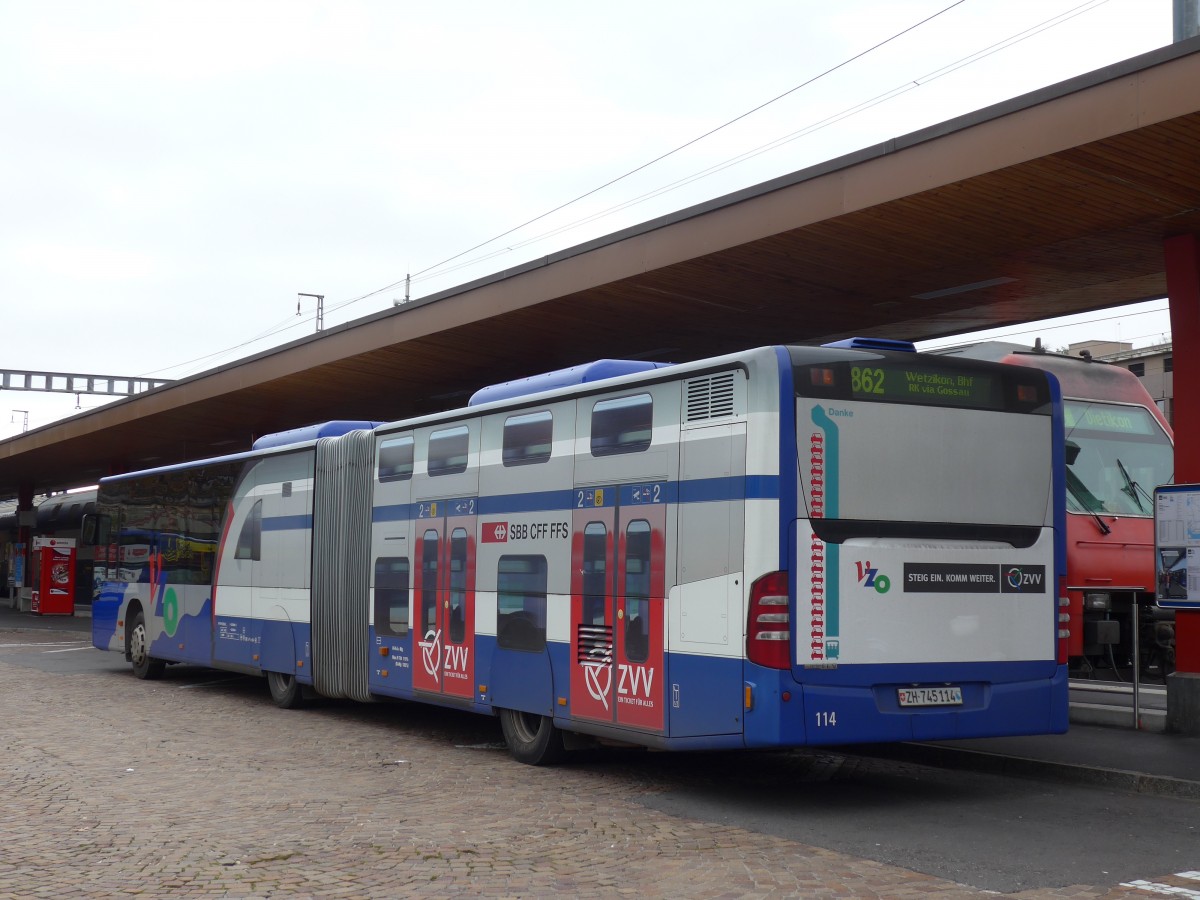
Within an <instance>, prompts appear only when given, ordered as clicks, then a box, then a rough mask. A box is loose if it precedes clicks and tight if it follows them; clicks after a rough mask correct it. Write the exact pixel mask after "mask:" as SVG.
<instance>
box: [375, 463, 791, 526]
mask: <svg viewBox="0 0 1200 900" xmlns="http://www.w3.org/2000/svg"><path fill="white" fill-rule="evenodd" d="M643 485H651V486H653V485H662V491H661V494H660V497H661V498H662V499H663V501H664V502H666V503H712V502H719V501H728V500H779V499H781V498H780V493H779V485H780V477H779V476H778V475H747V476H744V477H742V476H730V477H728V478H701V479H696V480H693V481H684V482H675V481H647V482H643V483H641V484H638V485H620V488H621V491H622V501H623V502H625V503H627V504H629V503H635V502H636V501H634V500H633V499H632V496H630V497H629V498H628V499H626V497H625V493H626V492H630V493H632V491H633V490H635V489H636V488H638V487H641V486H643ZM601 487H603V486H601ZM592 490H594V488H593V489H592ZM575 495H576V489H571V490H565V491H536V492H533V493H527V494H499V495H493V496H488V495H481V496H480V497H479V498H478V502H477V504H476V510H477V515H481V516H495V515H502V514H506V513H525V512H543V511H550V512H554V511H558V510H562V511H567V510H571V509H574V508H576V506H577V504H576V496H575ZM438 502H439V503H440V502H442V501H438ZM426 503H428V501H426ZM418 506H419V504H416V503H390V504H385V505H380V506H375V507H374V508H372V510H371V521H372V522H375V523H380V522H406V521H410V520H412V519H415V518H417V515H416V514H417V510H418Z"/></svg>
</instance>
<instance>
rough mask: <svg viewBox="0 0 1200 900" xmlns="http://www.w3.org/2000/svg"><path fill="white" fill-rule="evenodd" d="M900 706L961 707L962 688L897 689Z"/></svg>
mask: <svg viewBox="0 0 1200 900" xmlns="http://www.w3.org/2000/svg"><path fill="white" fill-rule="evenodd" d="M896 694H897V696H898V697H899V698H900V705H901V706H962V688H960V687H958V686H957V685H947V686H943V687H918V688H897V689H896Z"/></svg>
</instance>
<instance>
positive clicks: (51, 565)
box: [33, 537, 75, 616]
mask: <svg viewBox="0 0 1200 900" xmlns="http://www.w3.org/2000/svg"><path fill="white" fill-rule="evenodd" d="M33 551H34V553H35V554H36V555H37V565H38V576H37V580H36V581H35V582H34V585H35V588H34V591H33V612H34V613H35V614H37V615H39V616H73V615H75V539H74V538H49V537H48V538H34V540H33Z"/></svg>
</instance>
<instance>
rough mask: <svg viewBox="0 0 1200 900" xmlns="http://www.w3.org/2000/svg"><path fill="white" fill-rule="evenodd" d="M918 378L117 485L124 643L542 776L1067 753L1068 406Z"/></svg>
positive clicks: (324, 452) (729, 390) (736, 378)
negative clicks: (734, 754)
mask: <svg viewBox="0 0 1200 900" xmlns="http://www.w3.org/2000/svg"><path fill="white" fill-rule="evenodd" d="M903 346H907V347H908V348H909V349H910V350H911V345H903V344H899V343H897V342H881V341H869V342H866V343H865V344H864V343H863V342H853V343H850V342H848V343H845V344H841V345H832V346H828V347H823V348H813V347H767V348H760V349H757V350H751V351H747V352H745V353H739V354H733V355H729V356H724V357H719V358H716V359H710V360H703V361H700V362H695V363H687V364H682V365H675V366H666V365H663V364H652V363H644V362H634V363H630V362H622V361H614V360H604V361H600V362H597V363H593V364H589V365H585V366H579V367H575V368H573V369H568V370H563V371H559V372H552V373H548V374H545V375H540V376H534V377H531V378H528V379H524V380H521V381H517V382H511V383H508V384H503V385H494V386H491V387H488V388H484V389H482V390H481V391H479V392H478V393H477V394H476V395H475V397H473V398H472V401H471V404H470V405H469V406H468V407H467V408H465V409H458V410H452V411H449V412H446V413H443V414H438V415H432V416H425V417H422V418H418V419H413V420H410V421H404V422H396V423H389V424H386V425H376V424H375V423H369V422H367V423H353V422H338V423H327V424H326V425H323V426H319V427H314V428H312V429H300V430H297V431H294V432H289V433H286V434H283V435H276V436H270V437H267V438H264V439H261V440H260V441H259V442H257V443H256V445H255V448H254V449H253V450H252V451H250V452H248V453H242V454H237V455H233V456H227V457H221V458H218V459H212V460H203V461H200V462H197V463H193V464H188V465H181V466H172V467H167V468H162V469H155V470H150V471H147V472H141V473H133V474H129V475H120V476H115V477H112V478H106V479H104V480H103V481H102V483H101V485H100V496H99V499H98V502H97V517H96V520H95V525H96V533H97V534H98V535H99V536H100V542H101V543H102V544H104V545H105V546H107V547H108V548H109V549H108V550H107V551H106V552H105V553H104V554H99V555H101V556H103V558H105V559H107V560H109V561H110V564H109V566H108V567H107V569H106V571H105V575H106V580H105V582H104V584H103V587H102V589H101V590H100V593H99V596H98V597H97V599H96V601H95V603H94V606H93V620H92V621H93V641H94V643H95V645H96V646H97V647H100V648H102V649H109V650H114V651H117V652H121V653H124V654H125V655H126V656H127V657H128V658H129V659H130V660H131V662H132V663H133V666H134V671H135V673H136V674H138V675H139V676H141V677H155V676H158V675H161V674H162V671H163V668H164V666H165V665H166V664H167V663H170V662H191V663H199V664H203V665H209V666H215V667H218V668H224V669H230V670H234V671H242V672H247V673H253V674H259V675H264V676H266V678H267V681H268V683H269V685H270V688H271V693H272V696H273V698H274V699H275V701H276V703H278V704H279V705H281V706H285V707H291V706H297V705H301V703H302V701H303V700H304V699H305V697H306V694H309V693H317V694H320V695H323V696H330V697H349V698H353V699H358V700H371V699H374V698H380V697H396V698H402V699H406V700H416V701H422V702H428V703H435V704H439V705H443V706H451V707H455V708H459V709H463V710H469V711H473V712H478V713H484V714H490V715H498V716H499V718H500V721H501V725H502V728H503V731H504V734H505V739H506V741H507V743H508V745H509V748H510V750H511V751H512V753H513V755H514V756H515V757H517V758H518V759H520V760H522V761H524V762H529V763H544V762H550V761H553V760H554V759H556V758H558V757H559V756H561V754H562V753H563V752H564V751H565V749H567V748H569V747H572V746H579V745H580V744H582V743H585V742H586V741H588V740H590V739H593V738H597V737H598V738H608V739H617V740H621V741H625V742H630V743H635V744H641V745H644V746H649V747H658V748H663V749H696V748H740V747H764V746H798V745H804V744H845V743H851V742H857V741H891V740H908V739H914V738H926V739H933V738H954V737H977V736H985V735H996V734H1023V733H1036V732H1053V731H1062V730H1065V728H1066V725H1067V692H1066V685H1067V678H1066V667H1065V665H1064V663H1065V656H1064V655H1063V654H1064V653H1065V641H1064V640H1061V639H1060V636H1059V633H1058V606H1059V598H1058V593H1057V590H1056V588H1057V585H1058V584H1059V574H1060V572H1061V570H1062V565H1063V560H1062V546H1061V540H1060V538H1061V535H1062V533H1063V518H1064V515H1065V513H1064V509H1063V503H1062V497H1063V478H1064V475H1063V467H1062V465H1061V462H1056V461H1060V460H1061V456H1062V454H1061V446H1060V444H1061V434H1062V427H1061V405H1060V403H1059V400H1058V394H1057V386H1056V384H1055V382H1054V380H1053V379H1052V378H1050V377H1048V376H1047V375H1046V374H1045V373H1043V372H1040V371H1037V370H1034V369H1026V368H1017V367H1012V366H998V365H994V364H990V363H979V362H971V361H963V360H953V359H945V358H941V357H936V356H928V355H921V354H916V353H914V352H906V351H904V350H901V349H898V348H900V347H903ZM981 473H986V474H987V477H981ZM112 561H120V564H119V565H113V564H112Z"/></svg>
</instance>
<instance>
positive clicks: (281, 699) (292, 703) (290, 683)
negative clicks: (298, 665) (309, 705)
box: [267, 672, 304, 709]
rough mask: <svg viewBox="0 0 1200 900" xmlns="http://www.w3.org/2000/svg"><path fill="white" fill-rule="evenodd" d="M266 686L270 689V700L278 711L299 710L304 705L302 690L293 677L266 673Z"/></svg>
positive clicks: (279, 673)
mask: <svg viewBox="0 0 1200 900" xmlns="http://www.w3.org/2000/svg"><path fill="white" fill-rule="evenodd" d="M267 685H268V686H269V687H270V688H271V699H272V700H274V701H275V705H276V706H278V707H279V708H280V709H299V708H300V707H302V706H303V705H304V688H303V687H302V686H301V684H300V682H299V681H297V680H296V676H295V675H289V674H287V673H285V672H268V673H267Z"/></svg>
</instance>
